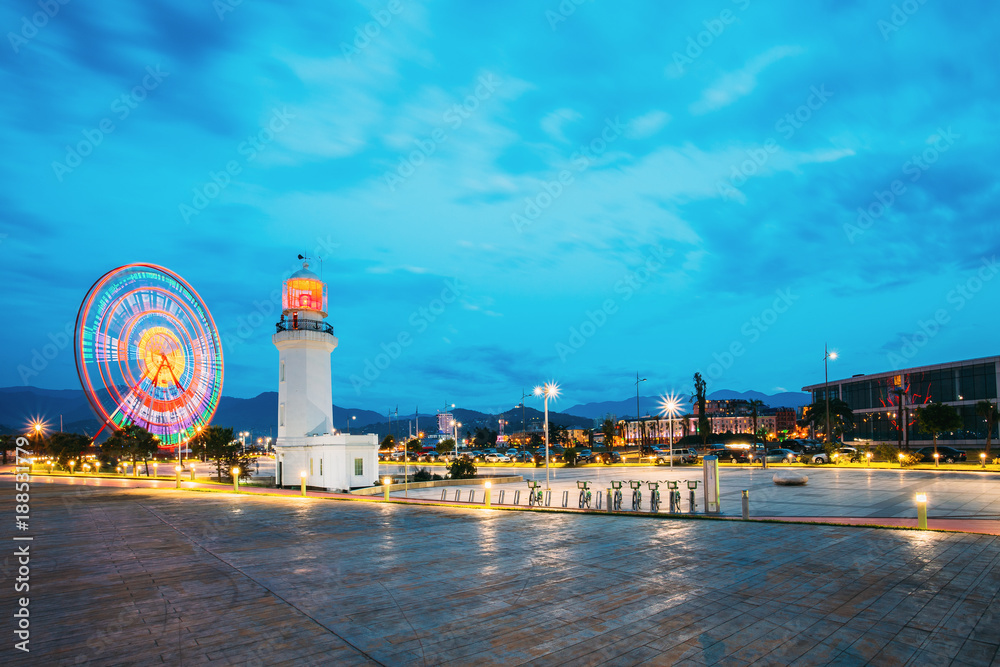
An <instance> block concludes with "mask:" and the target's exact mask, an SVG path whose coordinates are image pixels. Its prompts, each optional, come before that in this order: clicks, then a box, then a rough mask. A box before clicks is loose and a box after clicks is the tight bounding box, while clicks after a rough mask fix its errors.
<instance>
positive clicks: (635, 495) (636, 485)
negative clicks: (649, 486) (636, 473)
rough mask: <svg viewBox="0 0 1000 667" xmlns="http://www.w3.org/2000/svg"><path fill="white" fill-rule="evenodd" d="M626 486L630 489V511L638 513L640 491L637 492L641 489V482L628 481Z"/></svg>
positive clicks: (640, 500) (640, 504) (640, 505)
mask: <svg viewBox="0 0 1000 667" xmlns="http://www.w3.org/2000/svg"><path fill="white" fill-rule="evenodd" d="M628 485H629V486H631V487H632V511H633V512H638V511H639V508H640V507H642V491H640V490H639V489H640V488H641V487H642V482H633V481H630V482H629V483H628Z"/></svg>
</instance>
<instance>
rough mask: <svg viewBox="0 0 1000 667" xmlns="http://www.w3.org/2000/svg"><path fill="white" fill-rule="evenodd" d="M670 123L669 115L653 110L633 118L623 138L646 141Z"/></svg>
mask: <svg viewBox="0 0 1000 667" xmlns="http://www.w3.org/2000/svg"><path fill="white" fill-rule="evenodd" d="M669 122H670V114H668V113H667V112H666V111H661V110H659V109H653V110H652V111H650V112H648V113H645V114H643V115H641V116H638V117H636V118H633V119H632V120H630V121H629V123H628V129H627V130H626V131H625V136H627V137H628V138H629V139H648V138H649V137H651V136H653V135H654V134H656V133H657V132H659V131H660V130H662V129H663V126H664V125H666V124H667V123H669Z"/></svg>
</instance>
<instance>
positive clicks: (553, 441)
mask: <svg viewBox="0 0 1000 667" xmlns="http://www.w3.org/2000/svg"><path fill="white" fill-rule="evenodd" d="M568 443H569V432H568V431H567V430H566V427H565V426H560V425H559V424H553V423H552V422H549V444H550V445H565V444H568Z"/></svg>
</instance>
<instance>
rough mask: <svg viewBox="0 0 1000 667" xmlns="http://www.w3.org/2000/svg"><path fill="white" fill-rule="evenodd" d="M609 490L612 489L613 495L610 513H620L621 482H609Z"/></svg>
mask: <svg viewBox="0 0 1000 667" xmlns="http://www.w3.org/2000/svg"><path fill="white" fill-rule="evenodd" d="M611 488H612V489H614V491H615V493H614V495H613V496H612V497H611V511H613V512H621V511H622V482H611Z"/></svg>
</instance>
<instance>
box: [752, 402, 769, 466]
mask: <svg viewBox="0 0 1000 667" xmlns="http://www.w3.org/2000/svg"><path fill="white" fill-rule="evenodd" d="M762 407H764V401H762V400H760V399H759V398H755V399H753V400H752V401H750V418H751V419H752V420H753V448H754V451H756V450H757V436H758V435H759V434H758V433H757V411H758V410H760V408H762ZM764 467H765V468H766V467H767V457H766V456H765V457H764Z"/></svg>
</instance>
